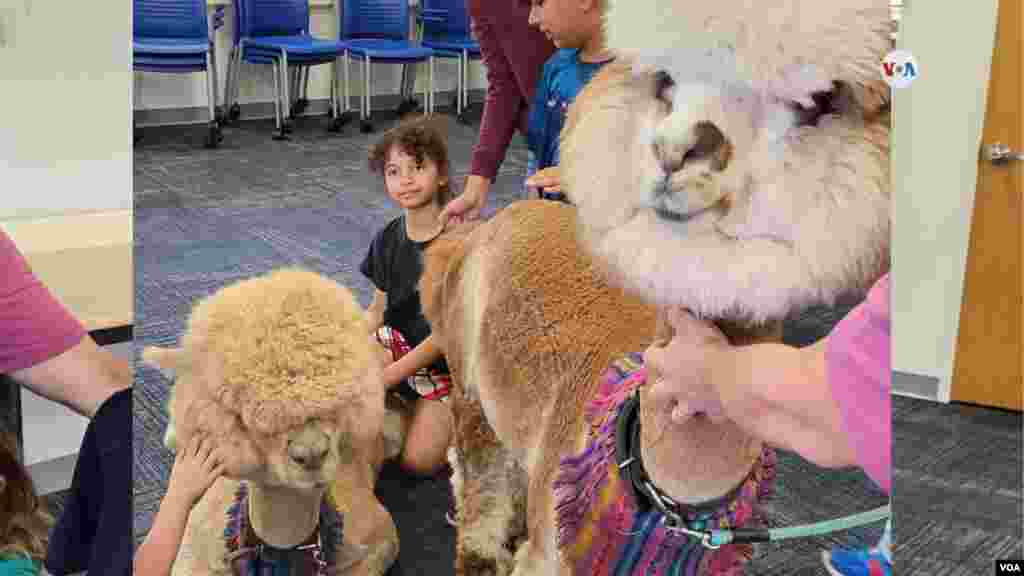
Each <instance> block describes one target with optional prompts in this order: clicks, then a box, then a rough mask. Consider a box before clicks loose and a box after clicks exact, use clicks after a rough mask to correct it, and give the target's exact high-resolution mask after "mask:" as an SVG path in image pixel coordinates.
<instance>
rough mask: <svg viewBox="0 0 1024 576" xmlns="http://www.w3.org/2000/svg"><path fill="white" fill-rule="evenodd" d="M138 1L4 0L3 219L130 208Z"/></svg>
mask: <svg viewBox="0 0 1024 576" xmlns="http://www.w3.org/2000/svg"><path fill="white" fill-rule="evenodd" d="M131 27H132V14H131V5H130V4H129V3H128V2H127V1H119V2H56V1H53V0H47V1H41V0H8V1H5V2H0V110H2V112H0V221H5V220H12V219H27V218H35V217H42V216H51V215H55V214H60V215H64V214H69V213H75V212H90V211H105V210H129V209H131V199H132V195H131V190H132V188H131V185H132V183H131V177H132V171H131V150H132V140H131V138H132V130H131V107H130V103H131V93H130V90H131V48H130V47H131Z"/></svg>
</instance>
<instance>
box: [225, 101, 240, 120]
mask: <svg viewBox="0 0 1024 576" xmlns="http://www.w3.org/2000/svg"><path fill="white" fill-rule="evenodd" d="M241 117H242V108H241V106H239V105H238V103H237V102H236V103H235V104H232V105H231V108H229V109H228V123H229V124H234V123H235V122H238V119H239V118H241Z"/></svg>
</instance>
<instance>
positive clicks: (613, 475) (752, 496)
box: [554, 353, 776, 576]
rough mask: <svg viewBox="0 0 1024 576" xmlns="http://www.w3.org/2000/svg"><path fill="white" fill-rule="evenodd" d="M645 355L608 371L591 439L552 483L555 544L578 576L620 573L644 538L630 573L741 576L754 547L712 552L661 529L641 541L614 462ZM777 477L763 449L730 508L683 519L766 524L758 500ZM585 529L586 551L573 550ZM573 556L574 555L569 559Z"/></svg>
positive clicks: (594, 407) (592, 408) (591, 412)
mask: <svg viewBox="0 0 1024 576" xmlns="http://www.w3.org/2000/svg"><path fill="white" fill-rule="evenodd" d="M646 376H647V371H646V370H645V369H644V367H643V357H642V355H641V354H637V353H634V354H629V355H627V356H626V357H624V358H621V359H619V360H618V361H616V362H614V363H613V364H612V366H610V367H609V368H608V370H607V371H606V372H605V373H604V375H603V377H602V382H601V386H600V388H599V391H598V394H597V397H596V398H595V399H594V400H593V401H592V402H591V403H590V404H589V405H588V406H587V407H586V411H585V418H586V422H587V424H588V425H589V436H590V438H589V441H588V443H587V446H586V448H584V449H583V451H582V452H580V453H579V454H575V455H572V456H567V457H565V458H563V459H562V461H561V463H560V468H559V471H558V474H557V476H556V478H555V481H554V496H555V513H556V518H557V523H556V528H557V542H558V547H559V549H560V550H562V551H563V554H567V555H568V556H567V559H568V560H570V561H571V562H572V563H573V564H574V566H575V568H576V573H578V574H588V575H594V576H600V575H604V574H610V573H611V572H612V571H613V570H615V568H616V565H617V563H618V562H619V557H620V556H622V554H623V552H624V551H625V550H626V547H627V546H628V545H629V542H630V540H631V538H637V537H640V538H646V540H645V541H644V542H642V543H641V545H642V550H641V551H640V552H639V553H638V555H637V556H636V558H635V562H634V565H633V566H632V567H631V569H630V572H631V573H635V574H646V575H652V576H661V575H667V574H669V572H670V571H672V570H673V568H675V567H678V568H679V572H678V574H681V575H686V576H696V575H698V574H733V573H736V574H739V573H741V571H742V567H743V566H744V564H746V562H747V561H748V560H749V559H750V555H751V550H752V549H751V547H750V546H745V545H727V546H723V547H722V548H720V549H718V550H715V551H711V550H706V549H704V548H703V546H702V545H701V544H700V543H699V542H697V541H695V540H694V539H692V538H691V537H689V536H687V535H685V534H682V533H679V532H672V531H669V530H667V529H666V528H665V526H664V525H662V524H661V523H660V517H659V518H658V522H659V523H658V524H657V525H656V526H654V527H653V528H652V529H651V530H649V531H645V535H643V536H637V535H636V534H633V532H634V531H638V530H639V524H636V525H634V524H635V523H636V522H638V521H639V519H640V518H641V516H640V514H639V513H638V511H637V509H636V503H635V502H634V501H633V499H632V493H631V492H629V491H626V490H623V489H622V482H623V480H622V479H621V478H620V477H619V471H618V467H617V465H616V463H615V424H616V420H617V418H618V416H619V414H620V412H621V411H622V407H623V404H624V402H625V400H626V399H627V398H628V397H629V395H630V394H632V393H633V392H634V391H635V390H636V389H637V387H638V386H640V385H642V384H643V383H644V381H645V379H646ZM775 474H776V456H775V452H774V450H772V449H770V448H767V447H766V448H765V449H764V451H763V452H762V454H761V457H760V459H759V461H758V462H757V463H756V464H755V467H754V470H753V471H752V474H751V475H750V476H749V477H748V479H747V480H746V481H745V482H744V484H743V486H741V488H740V489H739V491H738V492H737V495H736V497H735V498H734V499H733V500H732V501H730V502H729V503H728V504H727V505H725V506H723V507H722V508H721V509H719V510H717V511H715V512H713V513H710V514H709V513H705V514H704V515H703V517H701V516H699V515H698V514H697V513H690V514H687V518H686V521H687V523H689V524H690V525H692V526H694V527H697V528H700V527H704V528H710V529H715V528H719V529H724V528H735V527H740V526H748V525H752V524H754V523H758V524H760V523H763V522H764V521H765V520H766V519H765V517H764V514H763V510H762V508H761V506H760V502H761V501H762V500H765V499H767V498H769V497H770V496H771V495H772V494H773V485H774V480H775ZM586 528H589V529H590V533H589V535H588V536H587V537H588V539H589V543H588V546H587V549H586V551H585V552H579V551H577V550H574V547H576V546H578V544H579V543H578V539H579V538H581V537H583V534H584V531H585V529H586ZM569 556H572V557H571V558H570V557H569Z"/></svg>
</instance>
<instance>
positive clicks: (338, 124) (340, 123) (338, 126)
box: [327, 116, 347, 133]
mask: <svg viewBox="0 0 1024 576" xmlns="http://www.w3.org/2000/svg"><path fill="white" fill-rule="evenodd" d="M345 124H347V122H346V121H345V117H344V116H342V117H341V118H334V119H332V120H331V121H330V123H328V124H327V131H328V132H331V133H338V132H341V130H342V129H343V128H344V127H345Z"/></svg>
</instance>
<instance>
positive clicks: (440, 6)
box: [420, 0, 515, 38]
mask: <svg viewBox="0 0 1024 576" xmlns="http://www.w3.org/2000/svg"><path fill="white" fill-rule="evenodd" d="M496 1H502V2H504V1H509V2H512V1H515V0H496ZM420 6H422V7H423V9H424V10H442V11H444V22H443V23H441V22H432V21H429V20H428V21H427V22H425V23H424V24H423V33H424V36H425V37H427V38H430V37H446V38H469V37H470V26H469V12H468V11H467V10H466V0H420Z"/></svg>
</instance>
